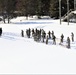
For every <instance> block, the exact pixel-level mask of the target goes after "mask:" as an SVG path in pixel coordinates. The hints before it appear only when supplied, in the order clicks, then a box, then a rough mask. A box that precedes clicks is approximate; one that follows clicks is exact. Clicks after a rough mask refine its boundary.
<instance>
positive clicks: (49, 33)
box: [48, 31, 51, 39]
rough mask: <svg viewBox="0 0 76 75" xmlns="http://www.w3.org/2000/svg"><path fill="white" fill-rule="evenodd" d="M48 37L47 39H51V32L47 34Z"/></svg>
mask: <svg viewBox="0 0 76 75" xmlns="http://www.w3.org/2000/svg"><path fill="white" fill-rule="evenodd" d="M48 35H49V39H51V32H50V31H49V32H48Z"/></svg>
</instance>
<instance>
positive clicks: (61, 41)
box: [60, 34, 64, 43]
mask: <svg viewBox="0 0 76 75" xmlns="http://www.w3.org/2000/svg"><path fill="white" fill-rule="evenodd" d="M63 39H64V35H63V34H62V35H61V40H60V43H63Z"/></svg>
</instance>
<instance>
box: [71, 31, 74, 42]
mask: <svg viewBox="0 0 76 75" xmlns="http://www.w3.org/2000/svg"><path fill="white" fill-rule="evenodd" d="M71 39H72V42H74V33H73V32H72V33H71Z"/></svg>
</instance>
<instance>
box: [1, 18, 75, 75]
mask: <svg viewBox="0 0 76 75" xmlns="http://www.w3.org/2000/svg"><path fill="white" fill-rule="evenodd" d="M0 27H2V29H3V34H2V36H1V37H0V74H76V60H75V59H76V25H75V23H70V25H67V23H65V22H63V23H62V25H60V24H59V20H25V18H17V19H13V20H11V24H3V23H1V24H0ZM28 28H31V29H33V28H34V29H36V28H38V29H44V30H45V31H46V33H48V31H49V30H50V31H52V30H53V31H54V33H55V35H56V37H57V39H58V40H57V44H56V45H53V44H52V40H49V44H48V45H46V44H45V43H41V42H35V41H34V40H33V38H27V36H26V29H28ZM21 30H24V31H25V37H21ZM71 32H73V33H74V35H75V37H74V38H75V41H74V42H72V41H71V49H67V48H65V47H63V46H60V45H59V42H60V36H61V34H62V33H63V34H64V42H65V44H66V39H67V37H68V36H69V37H70V38H71Z"/></svg>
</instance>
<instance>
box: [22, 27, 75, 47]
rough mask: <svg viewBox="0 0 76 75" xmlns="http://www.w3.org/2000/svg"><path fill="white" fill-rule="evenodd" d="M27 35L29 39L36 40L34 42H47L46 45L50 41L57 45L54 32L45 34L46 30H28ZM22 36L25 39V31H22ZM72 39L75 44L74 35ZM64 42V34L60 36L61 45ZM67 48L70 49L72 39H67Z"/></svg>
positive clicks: (72, 34)
mask: <svg viewBox="0 0 76 75" xmlns="http://www.w3.org/2000/svg"><path fill="white" fill-rule="evenodd" d="M26 35H27V37H28V38H31V37H32V38H34V41H36V42H43V43H44V42H45V43H46V44H48V41H49V39H51V40H53V44H55V45H56V36H55V34H54V31H52V32H50V31H48V33H46V32H45V30H43V29H37V28H36V29H30V28H29V29H27V30H26ZM21 36H22V37H24V31H23V30H21ZM71 39H72V42H74V33H73V32H72V33H71ZM63 42H64V35H63V34H62V35H61V36H60V44H63ZM66 46H67V48H70V38H69V37H67V45H66Z"/></svg>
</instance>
